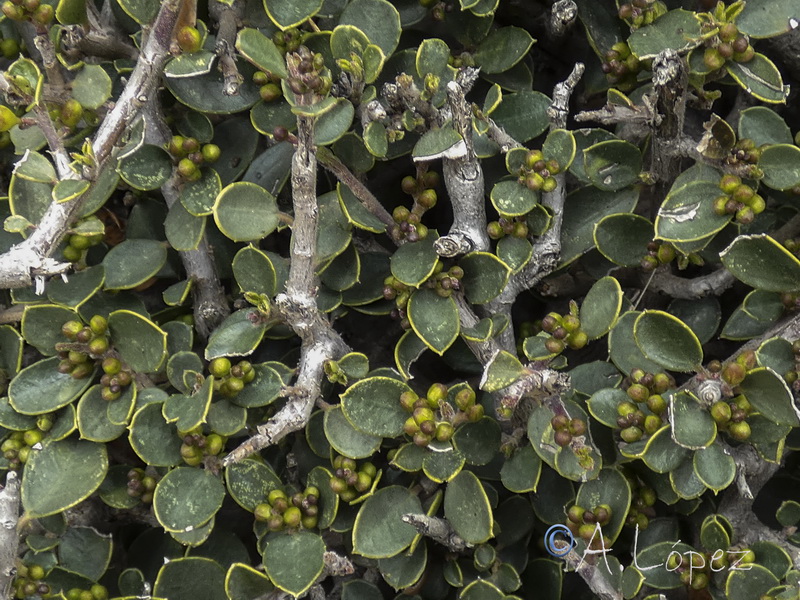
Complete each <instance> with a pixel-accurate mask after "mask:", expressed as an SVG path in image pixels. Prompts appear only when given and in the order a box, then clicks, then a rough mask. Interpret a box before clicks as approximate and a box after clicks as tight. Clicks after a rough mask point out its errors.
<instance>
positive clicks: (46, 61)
mask: <svg viewBox="0 0 800 600" xmlns="http://www.w3.org/2000/svg"><path fill="white" fill-rule="evenodd" d="M33 43H34V45H35V46H36V49H37V50H38V51H39V54H41V55H42V65H43V66H44V71H45V73H47V82H48V83H49V84H50V85H53V86H58V87H63V86H64V83H65V82H64V75H63V74H62V72H61V65H60V64H59V63H58V60H57V59H56V50H55V48H53V42H52V41H50V37H49V36H48V33H47V29H46V28H44V27H42V28H41V29H39V30H38V31H37V32H36V37H34V38H33Z"/></svg>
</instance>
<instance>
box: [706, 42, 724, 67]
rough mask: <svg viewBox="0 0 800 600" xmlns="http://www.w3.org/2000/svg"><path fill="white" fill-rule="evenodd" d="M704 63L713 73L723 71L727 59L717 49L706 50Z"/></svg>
mask: <svg viewBox="0 0 800 600" xmlns="http://www.w3.org/2000/svg"><path fill="white" fill-rule="evenodd" d="M703 62H704V63H705V64H706V66H707V67H708V68H709V69H711V70H712V71H716V70H717V69H721V68H722V67H723V66H724V65H725V59H724V58H723V57H722V55H721V54H720V53H719V50H717V49H716V48H713V47H712V48H706V50H705V52H704V53H703Z"/></svg>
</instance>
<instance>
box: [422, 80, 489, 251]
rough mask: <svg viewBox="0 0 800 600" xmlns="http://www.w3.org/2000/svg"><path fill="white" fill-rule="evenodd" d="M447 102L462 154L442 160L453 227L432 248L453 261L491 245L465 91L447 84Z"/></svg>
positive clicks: (481, 181)
mask: <svg viewBox="0 0 800 600" xmlns="http://www.w3.org/2000/svg"><path fill="white" fill-rule="evenodd" d="M447 101H448V104H449V107H450V112H451V113H452V115H453V124H454V126H455V129H456V131H457V132H458V133H459V134H460V135H461V137H462V139H463V140H464V145H465V151H464V152H463V154H462V155H461V156H459V157H457V158H448V157H444V158H443V159H442V172H443V174H444V183H445V186H446V187H447V194H448V196H449V197H450V202H451V203H452V205H453V226H452V227H451V228H450V232H449V233H448V234H447V235H445V236H442V237H441V238H439V239H438V240H436V242H435V244H434V248H435V249H436V252H437V254H439V255H440V256H443V257H446V258H452V257H454V256H457V255H459V254H466V253H467V252H471V251H473V250H478V251H482V252H485V251H486V250H488V249H489V248H490V243H489V236H488V234H487V233H486V208H485V205H486V200H485V198H484V184H483V169H482V168H481V165H480V162H479V161H478V157H477V156H475V148H474V146H473V142H472V111H471V110H470V107H469V105H468V104H467V101H466V99H465V98H464V88H462V87H461V85H459V84H458V83H457V82H455V81H451V82H450V83H449V84H447Z"/></svg>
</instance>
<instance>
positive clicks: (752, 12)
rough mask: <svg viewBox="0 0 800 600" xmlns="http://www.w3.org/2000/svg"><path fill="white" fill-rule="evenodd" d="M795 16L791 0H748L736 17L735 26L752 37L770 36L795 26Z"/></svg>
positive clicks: (785, 31) (793, 4) (787, 30)
mask: <svg viewBox="0 0 800 600" xmlns="http://www.w3.org/2000/svg"><path fill="white" fill-rule="evenodd" d="M797 16H798V15H797V4H795V3H794V1H793V0H748V2H747V3H746V4H745V6H744V9H743V10H742V12H741V13H739V16H738V17H737V18H736V26H737V27H738V28H739V31H741V32H742V33H746V34H747V35H749V36H750V37H752V38H755V39H761V38H770V37H775V36H778V35H780V34H782V33H788V32H789V31H791V30H792V29H794V28H795V27H797V25H795V24H793V21H794V23H797Z"/></svg>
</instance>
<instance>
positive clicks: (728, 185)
mask: <svg viewBox="0 0 800 600" xmlns="http://www.w3.org/2000/svg"><path fill="white" fill-rule="evenodd" d="M741 183H742V180H741V178H740V177H738V176H736V175H730V174H726V175H723V176H722V178H721V179H720V180H719V189H721V190H722V191H723V192H725V193H726V194H733V193H734V192H735V191H736V189H737V188H738V187H739V186H740V185H741Z"/></svg>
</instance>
